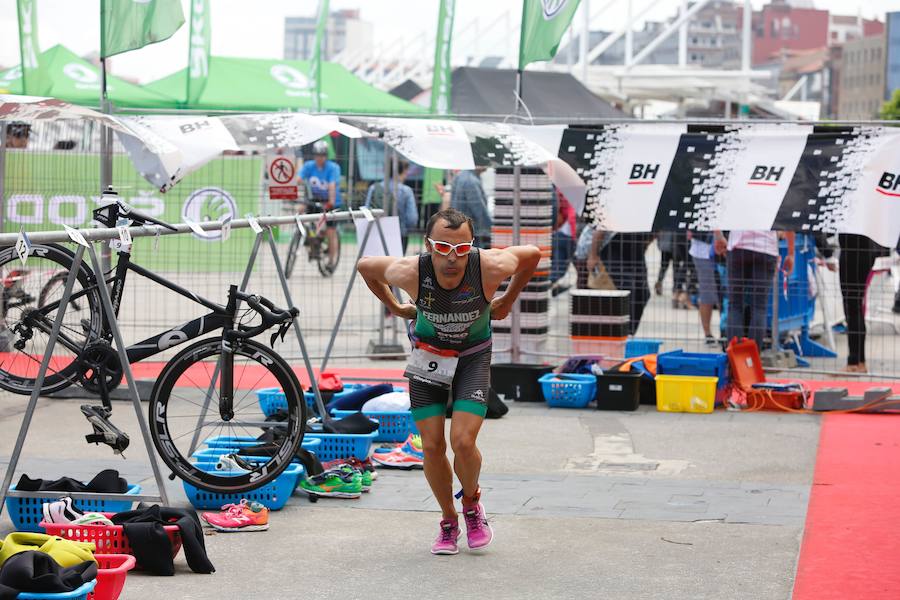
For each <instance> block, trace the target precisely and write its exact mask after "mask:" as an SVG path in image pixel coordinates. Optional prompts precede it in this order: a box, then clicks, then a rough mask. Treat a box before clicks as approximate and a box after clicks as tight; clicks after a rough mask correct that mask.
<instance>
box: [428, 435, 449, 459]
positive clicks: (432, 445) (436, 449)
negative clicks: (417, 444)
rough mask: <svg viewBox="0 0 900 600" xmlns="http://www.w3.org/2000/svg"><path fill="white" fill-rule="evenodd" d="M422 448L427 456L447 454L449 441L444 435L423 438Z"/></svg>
mask: <svg viewBox="0 0 900 600" xmlns="http://www.w3.org/2000/svg"><path fill="white" fill-rule="evenodd" d="M422 450H423V451H424V452H425V456H443V455H446V454H447V441H446V440H445V439H444V436H433V439H427V438H425V437H423V438H422Z"/></svg>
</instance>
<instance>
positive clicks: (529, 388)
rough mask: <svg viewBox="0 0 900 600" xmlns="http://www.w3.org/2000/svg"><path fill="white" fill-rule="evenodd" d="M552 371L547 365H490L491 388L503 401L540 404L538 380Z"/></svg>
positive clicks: (539, 384)
mask: <svg viewBox="0 0 900 600" xmlns="http://www.w3.org/2000/svg"><path fill="white" fill-rule="evenodd" d="M552 370H553V367H551V366H547V365H524V364H516V363H498V364H495V365H491V387H492V388H494V391H495V392H496V393H497V395H499V396H500V397H501V398H502V399H503V400H505V401H509V400H514V401H516V402H542V401H543V400H544V394H543V391H542V389H541V383H540V378H541V376H543V375H546V374H547V373H549V372H550V371H552Z"/></svg>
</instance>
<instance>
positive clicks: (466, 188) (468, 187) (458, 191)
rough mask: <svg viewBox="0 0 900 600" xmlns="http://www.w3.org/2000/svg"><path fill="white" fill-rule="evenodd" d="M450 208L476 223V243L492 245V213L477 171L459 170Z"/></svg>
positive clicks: (454, 179) (451, 192) (479, 245)
mask: <svg viewBox="0 0 900 600" xmlns="http://www.w3.org/2000/svg"><path fill="white" fill-rule="evenodd" d="M450 208H455V209H456V210H458V211H460V212H461V213H464V214H466V215H468V216H469V217H471V218H472V222H473V223H474V224H475V245H476V246H478V247H479V248H490V247H491V215H490V213H489V212H488V203H487V196H486V195H485V193H484V187H482V185H481V179H480V178H479V177H478V174H477V173H476V172H475V171H457V172H456V176H455V177H454V178H453V183H452V185H451V188H450Z"/></svg>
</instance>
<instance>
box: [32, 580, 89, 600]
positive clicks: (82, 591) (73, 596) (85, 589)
mask: <svg viewBox="0 0 900 600" xmlns="http://www.w3.org/2000/svg"><path fill="white" fill-rule="evenodd" d="M96 585H97V580H96V579H92V580H91V581H88V582H87V583H85V584H84V585H82V586H81V587H80V588H76V589H74V590H72V591H71V592H57V593H55V594H37V593H32V592H19V595H18V596H16V598H18V600H87V597H88V594H90V593H91V592H93V591H94V587H96Z"/></svg>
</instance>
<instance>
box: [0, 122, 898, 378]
mask: <svg viewBox="0 0 900 600" xmlns="http://www.w3.org/2000/svg"><path fill="white" fill-rule="evenodd" d="M7 145H8V146H9V144H7ZM332 146H333V150H334V156H333V160H335V161H336V162H337V163H338V164H339V165H340V166H341V170H342V182H341V195H342V198H343V199H344V202H345V204H350V205H351V206H353V207H358V206H360V205H362V204H363V203H364V202H365V199H366V195H367V191H368V190H369V188H370V186H371V185H372V184H373V183H375V182H378V181H381V180H382V179H383V178H384V177H385V174H386V173H390V172H392V171H393V170H394V168H395V167H394V165H395V163H397V162H398V160H397V158H396V155H395V154H394V153H393V152H391V151H388V152H387V153H386V152H385V150H384V146H383V145H382V144H381V143H380V142H379V141H377V140H365V139H363V140H347V139H342V138H334V139H333V140H332ZM305 150H306V149H300V150H297V151H296V155H295V156H296V158H297V159H298V164H299V163H300V161H302V160H304V159H309V158H311V156H309V155H308V154H307V153H306V151H305ZM98 151H99V135H98V132H97V131H96V129H95V128H92V127H91V126H90V124H82V123H54V124H49V125H40V126H36V127H33V128H32V130H31V136H30V138H29V139H28V140H27V143H26V144H25V146H24V147H21V148H16V147H8V148H7V149H6V150H5V152H0V155H2V158H0V166H2V168H3V177H2V184H0V195H2V197H3V202H2V209H0V210H2V211H3V212H2V217H3V231H5V232H17V231H18V230H19V229H20V228H21V227H25V228H27V229H28V230H29V231H31V230H41V229H58V228H59V226H60V225H62V224H69V225H82V224H84V223H86V222H87V221H88V220H89V218H90V217H89V215H90V209H91V208H92V207H93V199H94V198H96V197H97V196H98V193H97V192H98V190H99V188H100V184H99V171H100V169H99V160H100V157H99V154H98ZM113 153H114V156H113V163H114V169H113V183H114V185H115V186H116V187H117V188H118V189H119V190H120V193H121V195H122V196H124V198H125V199H126V200H127V201H128V202H130V203H131V204H133V205H134V206H135V207H136V208H138V209H141V210H144V211H146V212H149V213H151V214H155V215H157V216H159V217H160V218H163V219H165V220H170V221H180V220H181V217H182V216H187V217H188V218H191V219H192V220H195V221H200V220H203V219H204V218H209V219H216V218H218V217H219V216H221V214H223V211H226V210H231V211H232V212H233V214H235V215H237V216H243V215H244V214H246V213H255V214H263V215H266V214H271V215H278V214H283V213H284V211H286V210H291V209H290V208H289V207H287V206H286V203H285V202H283V201H278V200H271V199H270V198H269V197H268V193H267V185H268V181H267V179H266V177H267V175H266V172H265V171H266V169H265V166H266V158H265V157H264V156H260V155H245V154H235V155H228V156H223V157H221V158H219V159H216V160H214V161H212V162H211V163H210V164H208V165H207V166H205V167H204V168H202V169H200V170H199V171H198V172H196V173H194V174H191V175H189V176H188V177H187V178H186V179H185V180H184V181H183V182H181V183H180V184H179V185H178V186H176V187H175V188H174V189H173V190H172V191H170V192H168V193H167V194H165V195H163V194H160V193H158V192H157V191H155V190H153V189H152V188H151V187H150V185H149V184H147V183H146V182H145V181H144V180H143V178H142V177H141V176H140V174H138V173H136V172H135V170H134V168H133V167H132V165H131V163H130V162H129V160H128V158H127V157H126V156H125V155H124V152H123V150H122V148H121V147H120V146H119V145H118V143H116V144H115V145H114V149H113ZM451 177H452V175H451V174H450V173H445V174H444V179H445V180H449V179H450V178H451ZM482 181H483V184H484V188H485V193H486V196H487V197H488V199H489V203H490V204H491V205H492V208H493V199H494V198H495V196H496V195H497V192H496V189H495V188H496V186H495V184H494V181H495V174H494V173H493V172H492V171H491V170H488V171H487V172H485V173H484V174H482ZM446 182H447V183H449V181H446ZM406 183H407V184H408V185H410V187H411V188H412V189H413V191H414V195H415V198H416V202H417V211H418V219H417V223H416V226H414V227H412V228H410V229H409V232H408V233H409V236H408V247H407V253H408V254H411V253H415V252H419V251H421V250H422V249H423V241H422V240H423V237H422V234H423V231H424V226H425V223H426V222H427V219H428V218H429V217H430V216H431V214H433V213H434V212H435V211H436V210H437V209H438V208H439V207H440V201H441V197H440V195H438V194H437V192H436V191H435V190H434V189H433V188H432V187H431V181H430V180H429V179H428V176H427V175H426V173H425V172H424V170H423V169H421V168H420V167H418V166H416V165H412V166H411V168H410V170H409V172H408V175H407V177H406ZM376 197H378V194H377V193H376ZM379 200H380V201H382V202H383V203H384V207H385V209H386V212H387V213H388V214H395V213H396V203H395V202H394V201H393V198H392V195H391V194H390V192H389V193H388V194H386V195H384V197H383V198H379ZM582 228H583V224H581V223H579V224H578V226H577V229H576V231H575V232H574V233H575V236H574V237H575V238H577V237H578V235H579V233H580V231H581V229H582ZM565 229H566V228H565V227H564V228H563V230H565ZM292 235H293V228H291V227H289V228H282V230H281V231H279V236H278V240H279V247H280V248H281V249H282V251H283V252H287V247H288V243H289V241H290V237H291V236H292ZM561 235H562V234H561V232H560V231H557V232H556V233H554V240H555V243H554V251H555V252H556V258H557V259H558V258H559V255H560V249H563V248H567V247H569V246H574V245H575V239H571V240H566V239H564V238H562V237H561ZM842 237H843V236H842ZM341 240H342V251H341V261H340V263H339V265H338V268H337V270H336V272H335V273H334V274H333V275H332V276H328V277H326V276H323V275H322V274H321V273H320V272H319V270H318V268H317V266H316V264H315V263H314V262H310V261H309V260H307V256H306V255H305V254H303V251H301V258H300V260H299V261H298V266H297V268H296V270H295V272H294V273H293V275H292V277H291V279H290V285H291V288H292V292H293V294H294V295H295V297H296V298H298V299H302V302H298V303H299V304H300V306H301V310H302V313H301V317H300V319H301V320H300V323H301V326H302V327H303V330H304V332H305V334H306V335H307V343H308V347H309V349H310V353H311V354H312V355H313V357H314V358H315V357H319V358H320V357H321V356H322V355H323V353H324V350H325V347H326V345H327V342H328V334H329V332H330V327H331V325H332V324H333V321H334V314H335V312H336V310H337V306H336V303H337V301H338V300H339V299H340V298H341V296H342V294H343V291H344V289H345V286H346V282H347V280H348V279H349V276H350V269H351V268H352V263H353V260H352V259H353V257H355V255H356V250H357V248H356V239H355V235H354V232H353V231H352V228H351V227H346V226H345V227H342V228H341ZM607 240H609V236H607ZM843 241H844V242H846V243H845V244H844V245H845V247H844V248H843V249H842V253H843V260H842V261H836V262H834V263H833V264H834V265H837V264H839V263H840V262H843V264H844V286H843V287H844V291H845V293H844V294H842V285H841V283H842V281H841V277H840V274H839V273H838V272H837V271H834V272H833V271H831V270H829V268H828V266H827V264H826V262H825V260H824V259H825V257H824V254H823V251H826V248H825V246H824V245H823V244H824V242H823V241H821V240H820V242H819V245H820V246H821V248H820V249H819V250H818V251H816V250H815V248H813V249H812V250H809V248H808V246H804V247H805V248H807V250H809V252H811V254H810V253H809V252H808V253H807V254H805V255H804V256H805V257H806V259H808V260H805V261H804V262H803V264H799V263H798V264H797V265H796V266H795V271H794V274H793V275H792V276H791V277H789V278H788V285H787V294H786V295H785V291H784V288H785V286H784V285H783V283H782V282H781V280H779V282H778V283H775V282H773V283H772V284H769V283H767V284H766V288H765V289H766V297H767V304H772V303H773V302H774V301H778V302H779V305H780V311H784V310H786V308H787V309H791V310H796V311H801V310H802V309H810V307H811V312H810V313H809V315H808V317H809V318H808V319H806V320H804V319H801V318H799V316H800V315H799V312H798V314H797V315H794V316H795V317H796V318H794V319H793V320H789V319H784V320H783V322H781V321H778V322H776V323H778V327H777V329H778V330H777V339H778V345H782V346H788V345H791V344H796V346H797V347H798V349H799V350H801V351H802V352H801V354H802V356H801V357H800V358H801V361H802V360H805V361H806V362H807V363H808V365H809V366H805V367H797V368H790V369H788V370H786V371H785V372H783V373H782V374H781V376H783V377H788V378H801V377H803V378H806V377H829V376H831V375H840V376H845V375H846V374H845V373H843V372H842V371H843V369H844V368H845V366H846V364H847V358H848V348H849V345H850V344H852V345H853V346H854V348H855V352H856V353H857V354H858V353H859V339H860V336H859V334H860V333H862V326H863V324H864V325H865V328H866V331H867V334H868V335H867V336H866V344H865V348H866V357H865V364H866V367H867V369H868V376H870V377H871V378H873V379H882V378H897V377H898V376H900V356H898V348H897V340H898V337H897V334H898V332H900V316H898V315H897V313H895V312H893V310H892V309H893V308H894V307H895V298H896V293H897V288H898V283H900V262H898V256H897V254H896V252H894V251H891V250H890V249H884V250H882V251H881V252H877V251H873V250H872V249H870V248H864V247H860V246H859V244H856V243H855V242H853V241H852V240H850V239H849V238H848V239H845V240H843ZM251 243H252V239H251V237H250V236H249V235H247V234H246V233H244V232H234V233H233V234H232V237H231V238H230V239H229V240H228V241H227V242H224V243H223V242H221V241H201V240H197V239H190V238H188V237H185V236H178V237H177V238H175V239H172V240H167V241H166V242H165V243H162V244H160V245H159V248H158V249H156V248H154V242H153V240H147V239H143V240H138V241H137V243H136V249H135V260H136V262H138V263H139V264H143V265H145V266H147V267H149V268H151V269H153V270H156V271H159V272H162V273H164V274H165V275H166V276H167V277H169V278H170V279H172V280H173V281H175V282H176V283H181V284H185V285H189V286H190V287H191V288H192V289H196V290H197V291H199V292H200V293H203V294H205V295H206V296H208V297H209V298H211V299H216V298H221V297H224V294H225V291H226V290H227V287H228V285H229V284H230V283H231V282H234V281H236V280H238V279H239V278H240V275H241V270H242V268H243V264H244V263H245V261H246V257H247V254H248V252H249V248H250V245H251ZM799 243H800V242H798V245H799ZM851 243H853V244H854V245H848V244H851ZM604 244H605V246H604V247H603V251H602V252H603V253H602V255H601V256H603V258H604V260H603V263H604V265H605V266H606V268H607V271H608V272H609V273H610V275H611V279H612V280H613V284H614V285H616V287H619V288H623V287H624V288H630V289H632V291H633V293H632V298H633V300H632V303H633V304H642V305H643V311H642V314H641V318H640V319H639V322H638V320H637V319H635V318H633V317H634V315H632V318H631V319H630V322H631V323H632V324H635V327H634V331H633V335H634V337H636V338H641V339H657V340H660V341H662V343H663V345H662V350H663V351H665V350H671V349H676V348H684V349H685V350H689V351H710V350H715V346H712V345H707V342H706V338H705V332H704V330H703V328H702V326H701V322H700V312H701V311H700V309H698V308H697V306H698V304H700V302H699V300H700V299H701V298H700V291H701V290H700V289H699V288H700V286H699V281H698V276H697V274H698V269H697V268H696V267H695V264H694V259H693V258H692V257H691V254H690V244H691V242H690V241H689V240H688V239H687V237H686V236H685V235H684V234H655V235H654V234H617V235H616V236H613V237H612V238H611V240H609V241H606V242H604ZM832 244H834V245H837V240H832ZM570 249H571V248H570ZM585 261H586V259H584V258H582V259H579V260H576V263H575V264H576V265H577V268H576V266H569V267H568V269H567V270H566V271H565V274H564V275H563V276H562V278H561V279H560V280H559V281H558V282H556V284H555V286H554V289H555V290H556V291H561V293H559V294H558V295H555V296H552V297H551V299H550V300H549V305H548V311H549V331H548V334H547V335H546V341H545V343H544V344H543V346H542V347H540V348H538V349H537V350H536V351H535V352H534V353H532V354H526V355H525V358H526V359H527V360H531V361H535V362H543V361H548V362H556V361H560V360H562V359H563V358H565V357H567V356H569V355H571V354H572V353H576V352H578V351H579V350H581V349H583V348H582V347H581V346H579V345H578V344H576V343H575V342H576V341H577V340H575V341H573V339H572V335H571V333H572V318H571V310H570V303H571V297H572V290H575V289H577V288H578V287H579V283H580V287H584V286H585V285H586V277H587V271H586V262H585ZM870 262H872V267H873V268H871V269H870V268H869V266H868V265H869V263H870ZM712 267H713V269H712V272H713V277H714V279H713V281H714V284H713V285H714V292H713V293H714V294H715V299H716V302H714V303H713V304H714V305H715V306H716V308H715V310H714V312H713V313H712V316H711V331H710V333H711V334H712V335H713V337H714V338H720V337H723V332H722V331H721V329H722V327H723V326H720V321H721V310H720V309H721V308H725V305H726V302H725V299H726V297H727V289H728V288H727V279H728V277H727V268H726V264H725V261H724V259H723V258H720V259H718V260H714V261H712ZM270 268H271V267H270V266H269V265H268V264H264V265H261V268H260V269H258V271H257V272H256V273H255V274H254V275H253V278H252V280H251V282H250V284H249V286H248V289H250V290H254V291H257V290H258V291H259V293H262V294H264V295H266V294H274V293H276V292H277V291H278V289H277V286H278V283H277V281H276V279H275V277H274V273H272V272H269V271H267V269H270ZM704 268H705V267H704ZM804 269H805V270H804ZM860 271H864V274H863V275H860ZM800 273H803V274H804V276H803V277H800V276H799V274H800ZM869 273H871V275H869ZM579 275H580V277H579ZM860 277H862V279H863V282H862V284H860V282H859V278H860ZM579 278H580V279H581V280H582V281H580V282H579V281H577V280H578V279H579ZM616 280H618V281H616ZM756 280H757V279H754V281H756ZM657 282H659V283H658V284H657ZM755 285H756V283H754V282H747V283H746V284H745V285H744V288H746V290H747V293H748V294H751V295H752V292H753V291H754V286H755ZM707 287H708V286H707ZM566 288H568V289H566ZM562 290H565V291H562ZM773 291H777V293H774V294H773V293H772V292H773ZM128 293H129V297H127V298H126V303H127V304H126V306H132V307H139V308H137V309H136V310H134V311H132V314H123V315H122V327H123V333H124V335H125V336H126V338H128V339H138V338H141V337H145V336H146V335H147V334H149V333H150V332H152V331H156V330H159V329H160V328H161V327H166V326H169V325H171V324H172V323H173V322H177V321H184V320H188V319H189V318H192V317H194V316H196V315H194V314H193V313H192V312H191V310H192V308H191V307H190V306H189V305H182V304H180V302H179V300H178V299H177V298H170V297H169V296H170V295H169V294H168V293H167V292H166V291H165V290H158V289H155V288H153V287H151V286H149V285H148V286H142V285H141V283H140V282H139V281H134V282H133V285H130V286H129V292H128ZM804 294H805V295H806V298H803V296H804ZM845 295H847V296H848V297H849V308H850V309H851V313H852V314H851V316H850V318H848V317H847V315H846V314H845V298H844V296H845ZM813 299H814V302H813ZM792 303H794V304H792ZM797 303H799V304H797ZM703 304H705V303H703ZM757 304H758V303H757ZM685 307H686V308H685ZM860 307H864V310H865V318H864V319H860V318H857V317H856V316H855V314H856V313H857V312H858V310H862V308H860ZM770 310H771V308H767V311H770ZM766 322H767V326H766V330H765V332H764V333H763V337H767V338H771V337H772V331H771V323H772V321H771V319H769V318H767V319H766ZM848 329H849V331H848ZM403 338H404V335H403V332H402V327H401V324H400V323H399V321H398V320H396V319H391V318H386V317H385V315H384V313H383V310H382V308H381V307H380V306H379V304H378V302H377V300H375V299H374V297H373V296H372V295H371V294H370V293H369V292H368V290H367V289H366V288H365V286H362V285H357V286H355V288H354V290H353V293H352V295H351V297H350V301H349V303H348V309H347V314H346V317H345V319H344V325H343V327H342V329H341V334H340V335H339V337H338V339H337V341H336V344H335V347H334V351H333V355H332V356H333V359H332V361H331V363H330V364H331V365H333V366H341V365H349V364H352V365H359V364H365V363H360V359H363V358H366V357H371V352H370V350H371V347H370V343H371V342H372V341H375V342H379V341H386V342H391V341H398V342H399V343H400V344H402V343H403ZM820 347H821V348H825V349H827V350H829V352H825V351H822V350H821V348H820ZM281 351H282V352H283V353H284V354H286V355H287V356H289V357H291V358H297V356H295V355H292V350H291V349H290V348H287V347H286V348H283V349H281ZM810 353H812V354H822V356H810ZM623 354H624V352H623ZM393 356H394V358H400V357H401V355H399V354H398V355H393ZM611 358H612V357H611ZM851 376H857V374H851Z"/></svg>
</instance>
